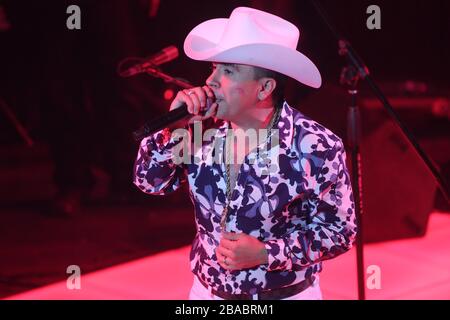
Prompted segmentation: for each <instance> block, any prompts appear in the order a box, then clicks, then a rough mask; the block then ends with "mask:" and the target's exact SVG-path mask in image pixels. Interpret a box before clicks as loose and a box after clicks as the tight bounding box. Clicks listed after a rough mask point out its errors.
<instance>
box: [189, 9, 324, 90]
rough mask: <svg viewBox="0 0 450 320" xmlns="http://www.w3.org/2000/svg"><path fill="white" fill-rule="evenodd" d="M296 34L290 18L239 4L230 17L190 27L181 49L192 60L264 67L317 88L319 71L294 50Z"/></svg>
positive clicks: (297, 32)
mask: <svg viewBox="0 0 450 320" xmlns="http://www.w3.org/2000/svg"><path fill="white" fill-rule="evenodd" d="M299 35H300V32H299V30H298V28H297V27H296V26H295V25H293V24H292V23H290V22H289V21H286V20H284V19H282V18H280V17H277V16H275V15H273V14H270V13H267V12H264V11H260V10H256V9H252V8H247V7H239V8H236V9H234V10H233V12H232V13H231V16H230V18H229V19H227V18H218V19H212V20H207V21H205V22H203V23H201V24H199V25H198V26H196V27H195V28H194V29H192V31H191V32H190V33H189V34H188V35H187V37H186V40H185V41H184V52H185V53H186V55H187V56H188V57H190V58H192V59H194V60H201V61H214V62H223V63H237V64H246V65H251V66H257V67H262V68H266V69H269V70H273V71H277V72H279V73H281V74H284V75H286V76H289V77H291V78H293V79H295V80H297V81H299V82H301V83H303V84H306V85H308V86H310V87H313V88H319V87H320V85H321V83H322V78H321V76H320V72H319V70H318V69H317V67H316V66H315V65H314V63H313V62H312V61H311V60H309V59H308V58H307V57H306V56H305V55H304V54H302V53H300V52H298V51H297V44H298V39H299Z"/></svg>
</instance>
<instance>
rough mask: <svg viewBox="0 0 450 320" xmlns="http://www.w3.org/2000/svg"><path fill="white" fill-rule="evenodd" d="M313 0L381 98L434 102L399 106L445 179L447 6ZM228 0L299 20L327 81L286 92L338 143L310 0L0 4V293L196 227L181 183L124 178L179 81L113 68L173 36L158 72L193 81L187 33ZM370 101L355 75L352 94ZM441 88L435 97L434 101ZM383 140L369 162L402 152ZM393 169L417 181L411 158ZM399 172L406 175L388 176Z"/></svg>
mask: <svg viewBox="0 0 450 320" xmlns="http://www.w3.org/2000/svg"><path fill="white" fill-rule="evenodd" d="M321 3H322V5H323V7H324V8H325V10H326V11H327V12H328V15H329V16H330V18H331V20H332V22H333V23H334V24H335V25H336V26H337V28H338V30H339V31H340V32H341V34H343V35H345V37H346V38H347V39H348V40H350V41H351V43H352V45H353V47H354V48H355V49H356V50H357V52H358V53H359V54H360V56H361V57H363V59H364V61H365V62H366V64H367V66H368V67H369V69H370V71H371V74H372V75H373V77H374V79H375V80H376V82H377V83H378V84H379V86H380V87H381V88H382V89H383V90H384V92H385V94H386V95H387V96H388V97H389V98H393V97H401V98H404V99H407V101H419V102H420V101H425V100H424V99H429V100H426V101H428V102H423V103H422V104H420V103H419V105H420V107H413V106H412V105H413V104H411V106H410V107H408V106H407V107H403V108H400V109H399V110H398V111H399V114H400V116H401V118H402V119H404V120H405V122H406V124H407V125H408V127H409V128H410V130H411V131H412V132H413V134H414V135H415V136H416V137H417V138H418V140H419V142H420V144H421V145H422V146H423V148H424V149H425V151H426V152H427V153H428V155H429V156H430V158H431V159H432V160H433V161H434V163H435V164H436V165H437V166H438V168H439V169H440V170H441V171H442V172H443V174H444V176H445V177H446V179H447V180H448V177H449V161H450V155H449V151H448V150H449V148H450V145H449V129H448V128H449V126H448V124H449V114H450V111H449V106H448V99H449V87H450V85H449V80H448V71H449V63H448V57H449V56H450V52H449V40H450V39H449V24H450V22H449V21H450V20H449V19H448V12H450V3H449V2H448V1H444V0H442V1H438V0H431V1H419V0H416V1H377V2H376V3H373V2H372V1H359V0H358V1H357V0H352V1H350V0H348V1H332V0H323V1H321ZM71 4H77V5H79V6H80V8H81V30H68V29H67V28H66V19H67V17H68V16H69V15H68V14H66V8H67V6H69V5H71ZM371 4H377V5H378V6H380V8H381V30H369V29H367V27H366V19H367V17H368V14H366V8H367V7H368V6H369V5H371ZM237 6H252V7H255V8H259V9H263V10H266V11H269V12H272V13H274V14H277V15H280V16H282V17H283V18H285V19H287V20H289V21H291V22H293V23H294V24H296V25H297V26H298V27H299V29H300V42H299V47H298V49H299V50H300V51H302V52H303V53H305V54H306V55H307V56H308V57H310V58H311V59H312V60H313V61H314V62H315V63H316V64H317V66H318V68H319V70H320V71H321V73H322V77H323V86H322V88H321V89H320V90H313V89H309V88H306V87H301V86H299V85H296V84H294V83H291V84H290V85H289V86H288V91H287V98H288V101H289V102H290V104H291V105H293V106H295V107H298V109H299V110H301V111H302V112H304V113H305V114H307V115H309V116H311V117H313V118H314V119H316V120H317V121H319V122H321V123H323V124H325V125H326V126H328V127H329V128H330V129H331V130H333V131H335V132H336V133H337V134H338V135H340V136H341V137H342V138H344V140H346V121H345V119H346V110H347V106H348V104H349V99H348V97H347V93H346V90H345V89H343V88H342V87H341V86H339V81H338V80H339V75H340V71H341V68H342V66H343V65H344V63H345V61H344V60H343V59H342V58H340V57H339V56H338V55H337V44H336V40H335V39H334V38H333V37H332V35H331V33H330V31H329V30H328V29H327V27H326V26H325V24H324V23H323V21H322V20H321V19H320V17H319V15H318V14H317V13H316V12H315V10H314V7H313V6H312V5H311V3H310V2H309V1H264V0H259V1H258V0H253V1H174V0H166V1H164V0H161V1H151V0H129V1H125V0H98V1H93V0H90V1H87V0H86V1H22V0H10V1H7V0H6V1H0V7H1V8H2V9H3V16H2V17H1V19H0V22H1V21H2V23H0V26H3V27H1V28H0V30H2V31H0V99H1V101H2V105H3V107H2V110H1V111H0V128H1V135H0V142H1V146H0V155H1V157H0V181H1V185H2V187H1V190H0V210H1V214H2V223H1V224H0V232H1V233H0V239H1V241H0V256H1V257H2V258H1V259H0V288H1V289H0V295H3V296H7V295H8V294H12V293H15V292H20V291H23V290H27V289H29V288H32V287H36V286H40V285H43V284H46V283H49V282H52V281H56V280H59V279H64V278H65V276H66V274H65V267H66V266H68V265H70V264H78V265H80V266H82V269H83V271H84V272H87V271H92V270H95V269H98V268H103V267H106V266H108V265H112V264H116V263H119V262H122V261H126V260H130V259H134V258H137V257H140V256H145V255H148V254H151V253H154V252H158V251H162V250H165V249H168V248H173V247H177V246H181V245H184V244H187V243H189V242H190V240H191V238H192V236H193V232H194V226H193V221H192V210H191V207H190V205H189V204H187V203H188V202H189V200H188V199H187V196H186V192H184V193H183V192H177V193H176V194H174V195H171V196H169V197H168V198H157V197H151V196H146V195H143V194H141V193H139V192H138V191H137V190H136V188H135V187H134V186H133V185H132V183H131V172H132V166H133V161H134V158H135V155H136V152H137V144H136V143H135V142H134V141H133V140H132V138H131V132H132V131H133V130H135V129H136V128H138V127H139V126H140V125H141V124H142V123H143V122H144V121H147V120H150V119H151V118H152V117H155V116H157V115H160V114H161V113H163V112H164V111H165V110H167V108H168V105H169V103H170V101H167V100H165V99H164V98H163V94H164V91H165V90H166V89H173V90H177V88H175V87H173V86H170V85H167V84H165V83H164V82H163V81H162V80H159V79H154V78H151V77H150V76H148V75H138V76H135V77H133V78H126V79H124V78H120V77H119V76H118V75H117V73H116V68H117V66H118V64H119V62H120V61H121V60H122V59H124V58H126V57H145V56H149V55H151V54H153V53H156V52H158V51H159V50H161V49H162V48H164V47H166V46H168V45H175V46H177V47H178V49H179V50H180V56H179V57H178V58H177V59H176V60H174V61H172V62H170V63H167V64H165V65H163V66H162V69H163V70H164V71H165V72H167V73H168V74H170V75H173V76H176V77H181V78H184V79H186V80H188V81H190V82H192V83H193V84H202V83H203V81H204V79H205V78H206V76H207V74H208V71H209V69H208V64H207V63H202V62H196V61H192V60H189V59H188V58H187V57H186V56H185V55H184V53H183V52H182V46H183V41H184V38H185V36H186V35H187V33H188V32H189V31H190V30H191V29H192V28H193V27H195V26H196V25H197V24H199V23H200V22H202V21H204V20H207V19H211V18H216V17H228V16H229V15H230V13H231V11H232V10H233V9H234V8H235V7H237ZM373 98H374V96H373V94H372V93H371V92H370V91H369V90H368V87H367V85H366V84H365V83H361V84H360V104H361V105H362V106H364V104H365V102H367V101H370V100H371V99H373ZM439 98H441V99H442V98H443V99H444V100H443V101H444V102H443V103H441V104H436V103H434V104H433V101H435V100H437V99H439ZM408 99H409V100H408ZM429 101H431V102H429ZM441 101H442V100H441ZM394 107H395V105H394ZM8 112H9V113H8ZM8 114H10V115H11V114H13V116H14V117H15V119H16V120H17V122H18V123H20V124H21V125H22V126H23V128H24V129H25V132H26V133H27V134H28V136H29V137H30V138H31V139H32V140H33V142H34V144H33V145H32V146H27V145H26V142H25V140H24V139H23V138H22V137H21V136H20V135H19V134H18V131H17V124H15V123H14V122H13V121H11V116H8ZM364 115H365V117H366V120H365V122H364V124H367V125H366V126H365V127H364V128H363V130H364V136H365V137H366V136H369V135H370V134H371V133H373V132H376V130H377V129H376V128H377V127H379V126H381V124H382V123H384V122H386V121H389V119H388V116H387V115H386V114H385V112H384V111H382V110H381V109H377V110H371V111H365V112H364ZM367 119H369V120H371V119H376V123H373V122H370V121H369V120H367ZM369 124H370V125H369ZM389 143H390V142H388V141H384V142H383V141H381V143H380V146H379V147H380V158H379V159H378V158H377V159H374V161H375V162H377V163H378V162H381V161H396V160H397V161H399V159H389V157H388V156H387V155H385V156H383V150H384V149H385V148H386V145H387V144H389ZM408 169H409V171H408ZM369 170H370V168H369ZM421 170H424V172H427V171H426V169H425V168H424V167H422V169H421ZM399 174H401V175H403V176H408V177H410V178H409V179H410V184H417V189H420V184H419V183H418V181H417V178H415V177H416V174H415V172H414V171H413V169H412V168H408V165H407V164H405V172H402V173H399ZM397 178H398V179H403V177H395V176H392V177H388V178H387V180H391V181H390V182H392V181H394V180H395V179H397ZM415 179H416V180H415ZM424 192H426V193H427V194H428V197H427V199H431V198H432V205H431V206H430V207H429V210H428V212H426V213H425V214H428V213H429V212H430V211H431V210H432V209H433V208H434V209H439V210H445V208H444V206H443V202H442V201H443V200H442V198H441V197H440V195H439V193H435V192H434V190H425V191H424ZM369 196H378V195H369ZM407 198H408V195H406V194H405V195H404V199H405V202H407V201H406V199H407ZM61 199H62V200H64V201H66V200H67V199H69V201H74V203H75V205H76V210H72V211H70V212H69V214H67V212H62V213H61V212H58V211H56V212H54V210H53V209H54V207H55V206H54V204H55V203H58V201H60V200H61ZM410 206H416V205H415V204H414V203H412V202H411V204H410ZM162 211H164V212H167V214H165V215H164V218H162V217H161V214H160V213H161V212H162ZM60 213H61V214H60ZM422 214H423V213H422ZM186 226H190V228H187V227H186ZM422 231H423V230H422ZM419 233H420V232H419Z"/></svg>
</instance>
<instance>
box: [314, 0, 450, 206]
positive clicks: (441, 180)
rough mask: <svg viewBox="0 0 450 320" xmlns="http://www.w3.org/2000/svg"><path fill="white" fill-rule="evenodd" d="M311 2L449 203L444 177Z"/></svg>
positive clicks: (320, 8)
mask: <svg viewBox="0 0 450 320" xmlns="http://www.w3.org/2000/svg"><path fill="white" fill-rule="evenodd" d="M311 3H312V4H313V6H314V7H315V8H316V10H317V11H318V13H319V15H320V16H321V17H322V19H323V20H324V21H325V24H326V25H327V26H328V27H329V28H330V30H331V32H332V33H333V35H334V36H335V37H336V38H337V40H338V43H339V47H340V50H339V53H340V54H341V55H345V56H346V57H347V59H348V61H349V62H350V63H351V64H352V65H353V66H354V67H355V68H356V69H357V70H358V72H359V74H360V76H361V78H363V79H364V80H366V81H367V83H368V84H369V86H370V88H371V90H372V91H373V93H374V94H375V96H376V97H377V98H378V99H379V100H380V102H381V103H382V105H383V106H384V107H385V108H386V110H387V111H388V113H389V115H390V116H391V117H392V118H393V119H394V121H395V123H396V124H397V126H398V127H399V128H400V129H401V131H402V132H403V134H404V135H405V137H406V138H407V140H408V141H409V142H410V143H411V145H412V146H413V147H414V149H415V150H416V152H417V154H418V155H419V157H420V158H421V159H422V161H423V162H425V164H426V166H427V167H428V169H429V170H430V171H431V173H432V174H433V176H434V178H435V180H436V182H437V184H438V186H439V189H440V190H441V192H442V195H443V196H444V197H445V199H446V201H447V204H448V203H449V194H448V186H447V183H446V181H445V179H444V178H443V177H442V175H441V173H440V172H439V170H438V169H437V168H436V167H435V166H434V164H433V163H432V162H431V160H430V158H429V157H428V156H427V154H426V153H425V152H424V151H423V149H422V148H421V147H420V145H419V144H418V143H417V140H416V139H415V138H414V136H413V135H412V133H411V132H410V131H409V130H408V129H407V127H406V126H405V125H404V124H403V123H402V121H401V120H400V118H399V117H398V115H397V114H396V113H395V111H394V109H393V108H392V106H391V105H390V103H389V101H388V100H387V98H386V97H385V96H384V94H383V92H382V91H381V90H380V88H379V87H378V86H377V85H376V84H375V82H374V81H373V79H372V77H371V76H370V73H369V71H368V68H367V67H366V66H365V64H364V63H363V62H362V60H361V59H360V58H359V56H358V55H357V54H356V52H355V50H354V49H353V47H352V46H351V45H350V43H349V42H348V41H346V40H343V38H342V37H341V36H340V35H339V33H338V32H337V31H336V28H335V27H334V26H333V25H332V24H331V22H330V19H328V17H327V15H326V14H325V11H324V10H323V8H322V6H321V5H320V3H319V2H318V1H316V0H311Z"/></svg>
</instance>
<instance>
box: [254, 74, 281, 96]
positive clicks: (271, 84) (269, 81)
mask: <svg viewBox="0 0 450 320" xmlns="http://www.w3.org/2000/svg"><path fill="white" fill-rule="evenodd" d="M259 84H260V86H259V92H258V99H259V100H265V99H267V98H268V97H269V96H270V95H271V94H272V92H273V90H275V88H276V86H277V82H276V81H275V79H273V78H261V79H259Z"/></svg>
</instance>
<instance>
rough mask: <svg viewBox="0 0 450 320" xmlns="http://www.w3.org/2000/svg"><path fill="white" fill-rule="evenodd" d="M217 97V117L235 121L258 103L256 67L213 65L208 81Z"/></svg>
mask: <svg viewBox="0 0 450 320" xmlns="http://www.w3.org/2000/svg"><path fill="white" fill-rule="evenodd" d="M206 84H207V85H208V86H209V87H211V89H212V90H213V91H214V94H215V96H216V99H217V100H216V101H217V103H218V109H217V114H216V117H217V118H219V119H223V120H227V121H234V120H235V119H237V117H241V116H243V115H245V114H246V113H251V112H252V109H253V108H252V107H254V106H255V105H256V103H257V102H258V87H259V82H258V80H255V79H254V67H252V66H247V65H243V64H227V63H212V73H211V75H210V76H209V77H208V79H206Z"/></svg>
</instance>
